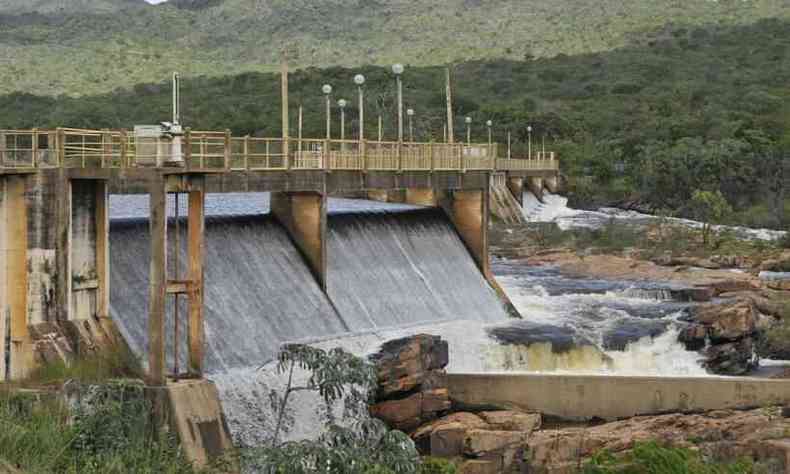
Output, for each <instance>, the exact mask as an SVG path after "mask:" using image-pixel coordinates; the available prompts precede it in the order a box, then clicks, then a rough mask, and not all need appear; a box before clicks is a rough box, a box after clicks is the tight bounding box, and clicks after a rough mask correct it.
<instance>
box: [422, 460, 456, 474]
mask: <svg viewBox="0 0 790 474" xmlns="http://www.w3.org/2000/svg"><path fill="white" fill-rule="evenodd" d="M456 472H458V469H457V468H456V467H455V464H453V463H452V462H450V461H448V460H446V459H441V458H432V457H428V458H425V459H423V461H422V465H421V466H420V474H456Z"/></svg>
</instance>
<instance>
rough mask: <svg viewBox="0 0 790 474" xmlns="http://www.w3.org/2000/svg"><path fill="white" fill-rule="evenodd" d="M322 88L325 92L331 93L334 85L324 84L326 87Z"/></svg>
mask: <svg viewBox="0 0 790 474" xmlns="http://www.w3.org/2000/svg"><path fill="white" fill-rule="evenodd" d="M321 90H322V91H323V92H324V94H326V95H329V94H331V93H332V86H330V85H329V84H324V87H322V88H321Z"/></svg>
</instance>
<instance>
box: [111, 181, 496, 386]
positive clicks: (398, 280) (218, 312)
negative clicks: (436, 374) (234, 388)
mask: <svg viewBox="0 0 790 474" xmlns="http://www.w3.org/2000/svg"><path fill="white" fill-rule="evenodd" d="M329 207H330V212H329V215H328V236H327V247H328V269H327V276H328V278H327V292H326V293H325V292H323V291H322V290H321V288H320V287H319V285H318V284H317V282H316V280H315V278H313V276H312V275H311V272H310V268H309V266H308V264H307V263H306V261H305V259H304V258H303V256H302V255H301V253H300V251H299V250H298V248H297V247H296V246H295V245H294V243H293V242H292V240H291V239H290V237H289V236H288V233H287V232H286V230H285V228H284V227H283V226H282V225H281V224H280V223H279V222H278V221H277V220H276V219H274V218H273V217H272V216H271V215H270V214H268V195H267V194H260V193H254V194H252V193H251V194H245V195H222V196H218V195H217V196H215V195H209V199H207V202H206V209H207V219H206V230H205V235H206V256H205V258H206V265H205V272H206V273H205V321H206V370H208V371H210V372H217V371H224V370H228V369H230V368H237V367H246V366H256V365H260V364H263V363H265V362H267V361H269V360H271V359H272V358H273V357H274V356H275V354H276V352H277V350H278V349H279V347H280V345H281V344H282V343H284V342H293V341H305V340H316V339H322V338H327V337H339V336H343V335H348V334H355V333H361V332H369V331H375V330H380V329H383V328H393V327H400V326H408V325H414V324H422V323H430V322H437V321H443V320H451V319H458V320H476V321H494V320H501V319H504V318H506V317H507V315H506V314H505V313H504V310H503V309H502V305H501V303H500V301H499V300H498V299H497V296H496V294H495V293H494V291H493V290H492V289H491V287H490V286H489V285H488V284H487V282H486V280H485V279H484V278H483V276H482V275H481V273H480V271H479V270H478V268H477V267H476V265H475V262H474V261H473V259H472V257H471V256H470V254H469V252H468V251H467V249H466V248H465V246H464V244H463V242H462V240H461V239H460V238H459V236H458V235H457V233H456V231H455V230H454V228H453V226H452V224H451V223H450V222H449V220H448V218H447V217H446V216H445V215H444V213H443V212H442V211H441V210H438V209H432V208H417V207H414V206H404V205H390V204H388V205H382V204H378V203H373V202H367V201H349V200H334V199H332V200H330V205H329ZM171 208H172V202H171ZM146 212H147V198H146V197H145V196H113V197H112V199H111V215H112V216H114V217H116V218H114V219H113V220H112V222H111V230H110V245H111V247H112V252H111V253H110V255H111V285H110V288H111V298H110V301H111V304H110V313H111V315H112V318H113V320H114V321H115V323H116V324H117V326H118V327H119V329H120V331H121V333H122V334H123V335H124V337H125V339H126V340H127V341H128V343H129V344H130V345H131V346H132V348H133V350H134V351H135V352H136V353H138V354H145V353H146V350H147V318H145V314H146V311H147V308H148V261H149V260H148V255H149V253H150V248H149V244H148V242H149V239H148V234H149V229H148V221H147V218H146ZM171 228H174V226H173V225H171ZM182 229H183V227H182ZM182 233H183V230H182ZM185 238H186V237H184V238H183V239H182V241H183V240H185ZM186 259H187V258H186V254H185V253H184V252H183V251H182V254H181V258H180V261H181V262H185V261H186ZM181 308H182V310H181V311H180V314H181V315H182V318H183V315H184V314H186V312H187V311H186V308H185V305H182V307H181ZM170 319H171V318H169V320H170ZM182 327H185V322H183V320H182ZM172 331H173V325H172V322H171V323H170V324H168V327H167V332H168V334H167V336H166V340H167V341H168V344H172V340H173V337H172ZM167 352H168V354H172V353H173V351H172V347H171V348H169V349H168V351H167ZM179 352H180V354H182V357H183V354H185V353H186V349H185V348H180V350H179ZM169 364H172V360H171V361H170V362H169Z"/></svg>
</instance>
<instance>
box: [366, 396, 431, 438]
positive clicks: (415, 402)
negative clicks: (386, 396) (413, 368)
mask: <svg viewBox="0 0 790 474" xmlns="http://www.w3.org/2000/svg"><path fill="white" fill-rule="evenodd" d="M370 414H371V416H373V417H375V418H378V419H380V420H382V421H383V422H385V423H386V424H387V425H388V426H389V427H391V428H392V429H397V430H401V431H411V430H413V429H415V428H417V427H418V426H419V425H420V417H421V415H422V394H421V393H415V394H414V395H412V396H410V397H407V398H404V399H402V400H388V401H385V402H381V403H376V404H375V405H373V406H371V407H370Z"/></svg>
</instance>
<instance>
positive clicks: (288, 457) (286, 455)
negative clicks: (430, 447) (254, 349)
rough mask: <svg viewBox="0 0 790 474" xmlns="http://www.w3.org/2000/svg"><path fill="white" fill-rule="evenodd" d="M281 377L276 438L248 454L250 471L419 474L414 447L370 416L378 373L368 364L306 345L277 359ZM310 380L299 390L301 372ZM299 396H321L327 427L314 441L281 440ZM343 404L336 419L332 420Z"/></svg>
mask: <svg viewBox="0 0 790 474" xmlns="http://www.w3.org/2000/svg"><path fill="white" fill-rule="evenodd" d="M277 368H278V371H279V372H280V373H281V374H287V377H288V382H287V384H286V386H285V389H284V391H282V392H278V391H276V390H272V391H271V392H270V394H269V402H270V404H271V408H272V412H273V413H274V417H275V427H274V434H273V436H272V439H271V442H270V443H269V444H268V445H267V446H262V447H259V448H255V449H251V450H248V451H247V452H246V453H245V454H244V460H245V462H246V464H247V466H248V467H249V468H250V470H253V471H256V472H266V473H272V474H274V473H276V474H302V473H348V474H370V473H379V474H385V473H395V474H401V473H404V474H408V473H413V472H416V471H417V469H418V467H419V455H418V454H417V450H416V448H415V447H414V442H413V441H412V440H411V439H410V438H409V437H408V436H407V435H406V434H404V433H402V432H400V431H390V430H388V429H387V427H386V426H385V425H384V423H383V422H381V421H380V420H377V419H373V418H371V417H370V416H369V415H368V413H367V406H368V401H369V397H370V395H371V394H372V393H373V391H374V389H375V387H376V370H375V367H374V366H373V365H372V364H370V363H369V362H367V361H365V360H363V359H361V358H359V357H356V356H354V355H353V354H350V353H348V352H346V351H344V350H342V349H340V348H336V349H332V350H330V351H324V350H322V349H317V348H314V347H310V346H305V345H288V346H285V347H284V348H283V350H282V351H281V352H280V355H279V363H278V367H277ZM298 370H301V371H307V372H308V373H309V374H310V377H309V379H308V380H307V382H305V383H304V384H302V385H297V382H296V381H295V375H297V371H298ZM296 392H313V393H315V394H318V395H319V396H320V398H321V400H322V402H323V403H325V404H326V409H327V410H326V413H327V414H328V418H329V421H328V423H327V426H326V429H325V431H324V432H323V433H322V434H321V435H320V436H319V437H318V439H315V440H302V441H287V442H282V441H281V440H280V438H281V437H282V435H283V433H284V432H285V431H287V427H288V426H291V425H292V424H293V422H294V412H293V409H292V407H290V406H289V401H290V400H291V396H292V395H293V394H294V393H296ZM341 401H342V402H343V413H342V416H341V417H340V418H338V419H335V417H334V416H333V415H332V413H333V409H334V407H335V405H336V404H338V403H339V402H341Z"/></svg>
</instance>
